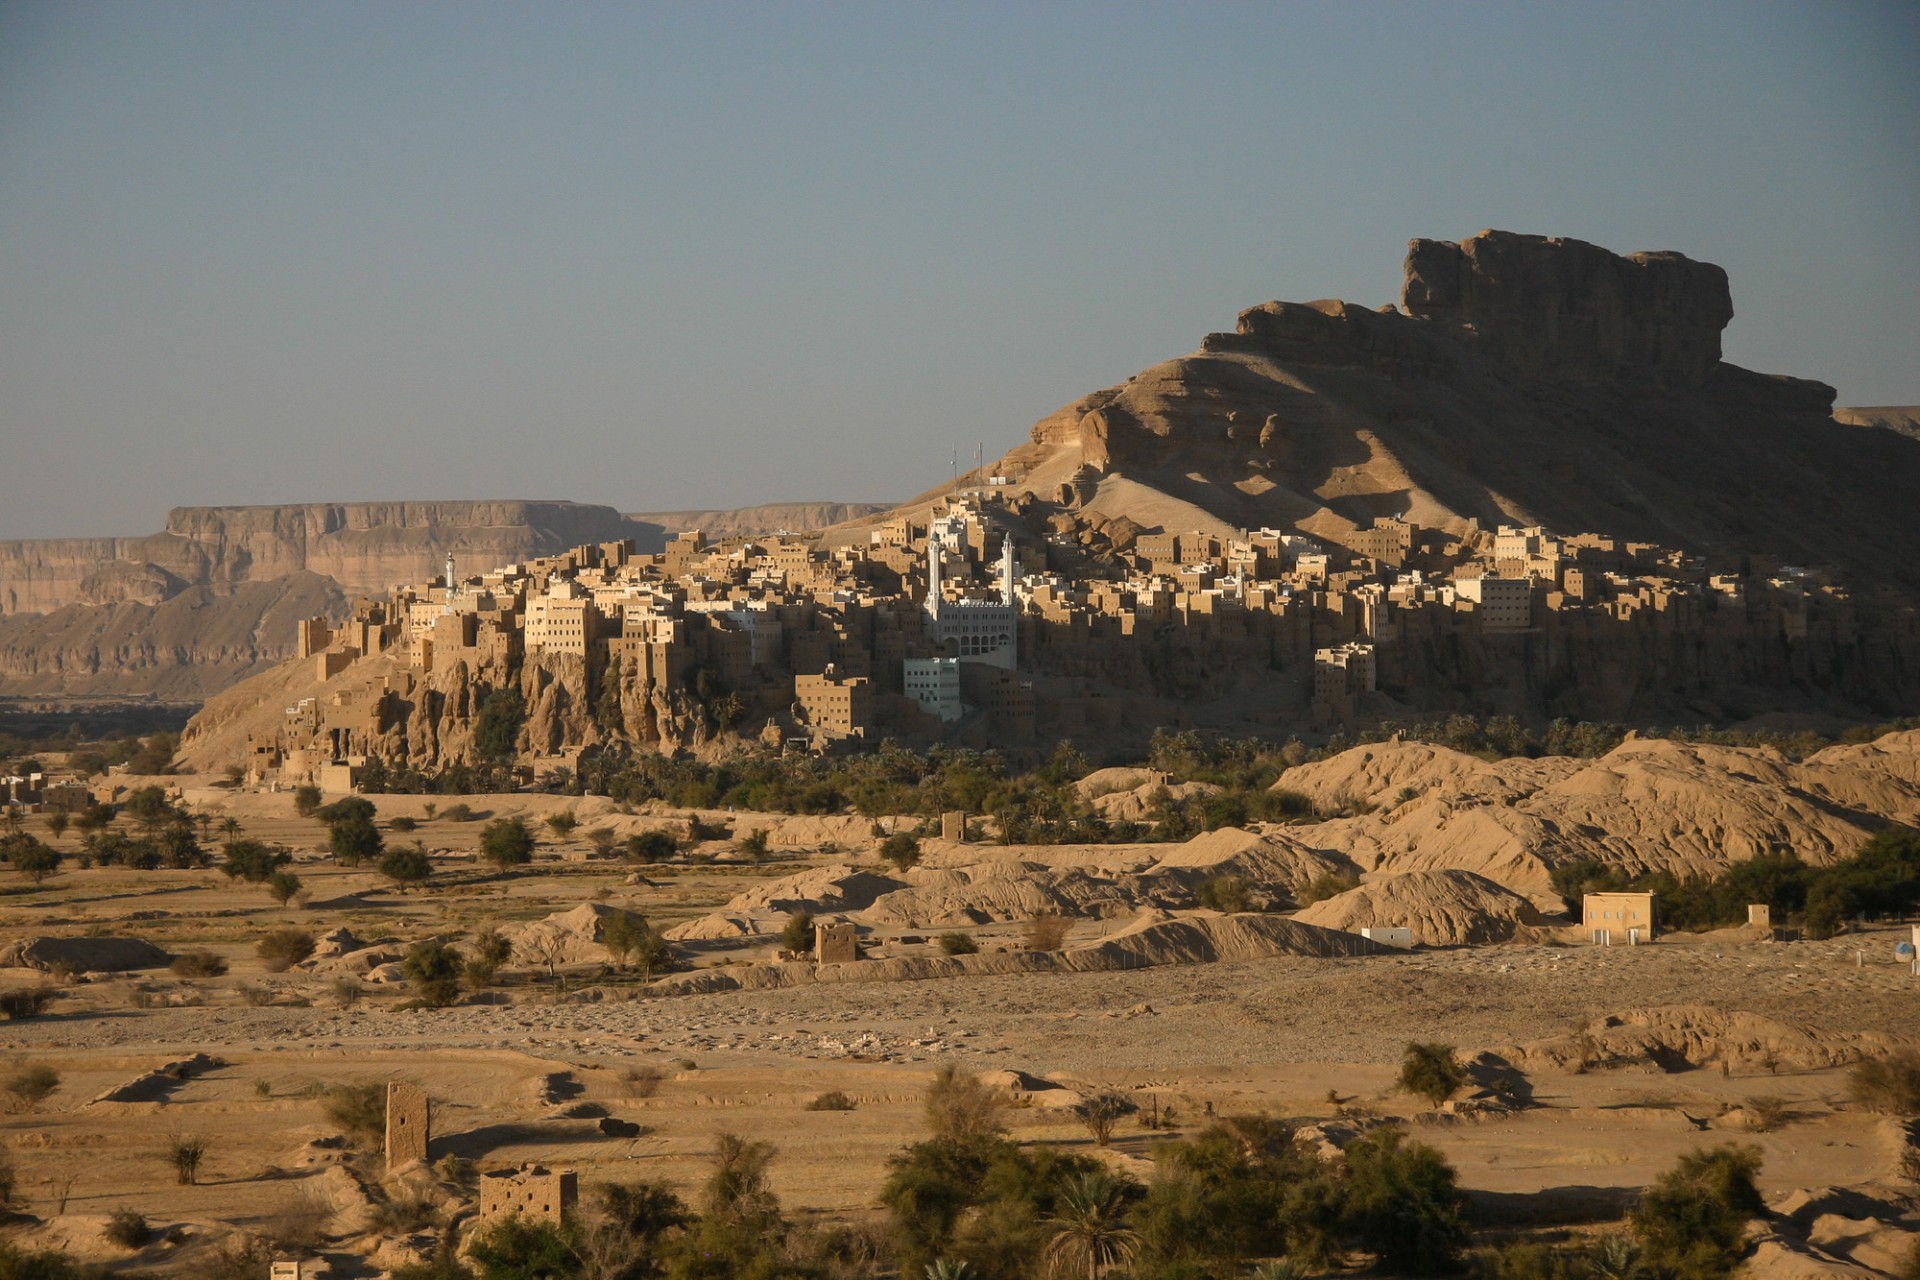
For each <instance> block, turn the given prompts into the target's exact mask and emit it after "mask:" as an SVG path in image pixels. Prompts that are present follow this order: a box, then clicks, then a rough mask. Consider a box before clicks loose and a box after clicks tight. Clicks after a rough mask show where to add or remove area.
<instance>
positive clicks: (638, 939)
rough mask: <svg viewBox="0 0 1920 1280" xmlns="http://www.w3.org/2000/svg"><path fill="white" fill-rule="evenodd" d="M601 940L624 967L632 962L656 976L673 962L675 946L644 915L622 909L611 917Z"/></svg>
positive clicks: (616, 961)
mask: <svg viewBox="0 0 1920 1280" xmlns="http://www.w3.org/2000/svg"><path fill="white" fill-rule="evenodd" d="M600 940H601V942H602V944H603V945H605V947H606V948H607V952H608V954H609V955H611V956H612V957H613V959H614V963H616V964H618V965H619V966H620V967H621V968H623V969H624V968H626V967H627V966H628V965H632V966H634V967H635V968H637V969H639V970H640V972H641V973H642V974H643V975H644V976H646V977H649V978H650V977H652V976H653V974H654V972H655V971H656V970H658V969H663V968H665V967H666V966H667V965H669V964H671V963H672V961H673V945H672V944H671V943H669V942H668V941H667V939H666V936H665V935H664V934H662V933H661V932H660V931H659V930H658V929H656V928H654V927H653V925H652V923H651V922H649V921H648V920H647V919H646V918H645V917H643V916H637V915H634V914H632V913H630V912H620V913H618V914H615V915H613V916H610V917H609V918H608V919H607V923H606V927H605V928H604V929H603V930H602V931H601V938H600Z"/></svg>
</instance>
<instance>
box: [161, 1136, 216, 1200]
mask: <svg viewBox="0 0 1920 1280" xmlns="http://www.w3.org/2000/svg"><path fill="white" fill-rule="evenodd" d="M206 1154H207V1140H206V1139H205V1138H202V1137H199V1136H189V1135H187V1134H183V1133H176V1134H174V1135H172V1136H171V1137H169V1138H168V1139H167V1150H166V1157H167V1163H168V1164H170V1165H172V1166H173V1176H174V1179H175V1180H176V1181H177V1182H179V1184H180V1185H181V1186H183V1187H191V1186H193V1185H194V1184H196V1183H198V1182H199V1181H200V1162H201V1161H202V1160H203V1159H205V1158H206Z"/></svg>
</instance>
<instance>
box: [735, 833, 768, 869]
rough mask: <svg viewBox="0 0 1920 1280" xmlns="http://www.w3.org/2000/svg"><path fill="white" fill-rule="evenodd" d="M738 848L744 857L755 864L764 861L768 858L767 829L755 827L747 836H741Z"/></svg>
mask: <svg viewBox="0 0 1920 1280" xmlns="http://www.w3.org/2000/svg"><path fill="white" fill-rule="evenodd" d="M738 848H739V850H740V853H741V854H742V855H743V856H744V857H747V858H749V859H751V860H753V861H754V862H759V861H761V860H763V859H764V858H765V857H766V856H767V831H766V828H765V827H755V828H754V829H753V830H751V831H749V832H747V834H746V835H744V836H741V837H740V843H739V845H738Z"/></svg>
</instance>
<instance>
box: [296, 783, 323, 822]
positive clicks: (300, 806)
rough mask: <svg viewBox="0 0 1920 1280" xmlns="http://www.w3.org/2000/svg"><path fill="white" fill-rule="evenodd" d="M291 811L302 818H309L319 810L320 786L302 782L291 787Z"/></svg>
mask: <svg viewBox="0 0 1920 1280" xmlns="http://www.w3.org/2000/svg"><path fill="white" fill-rule="evenodd" d="M293 811H294V812H295V813H297V814H299V815H300V816H301V817H303V818H311V817H312V816H313V815H314V814H316V813H318V812H319V811H320V788H318V787H316V786H313V785H311V784H302V785H300V786H297V787H295V788H294V789H293Z"/></svg>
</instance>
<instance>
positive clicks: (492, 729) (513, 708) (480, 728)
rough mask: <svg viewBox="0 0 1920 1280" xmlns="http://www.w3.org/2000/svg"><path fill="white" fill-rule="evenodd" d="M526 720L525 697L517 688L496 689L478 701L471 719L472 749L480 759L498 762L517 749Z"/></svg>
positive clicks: (504, 759)
mask: <svg viewBox="0 0 1920 1280" xmlns="http://www.w3.org/2000/svg"><path fill="white" fill-rule="evenodd" d="M526 722H527V700H526V699H525V698H523V697H522V696H521V695H520V691H519V690H518V689H496V690H494V691H493V692H492V693H490V694H488V695H487V697H486V700H485V701H484V702H482V703H481V704H480V714H479V715H477V716H475V717H474V721H473V749H474V751H475V752H476V753H477V754H478V755H479V756H480V758H481V759H483V760H487V761H491V762H493V763H496V764H498V763H500V762H502V761H506V760H511V759H512V758H513V756H514V754H515V752H516V751H517V750H518V749H519V742H520V729H521V727H522V726H523V725H525V724H526Z"/></svg>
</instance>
